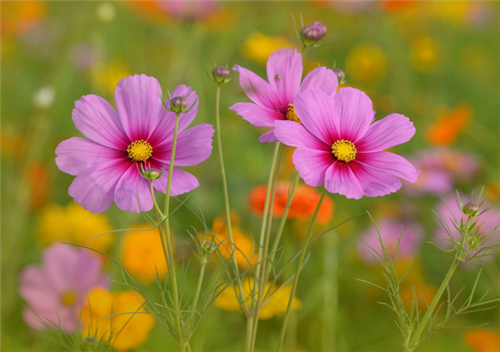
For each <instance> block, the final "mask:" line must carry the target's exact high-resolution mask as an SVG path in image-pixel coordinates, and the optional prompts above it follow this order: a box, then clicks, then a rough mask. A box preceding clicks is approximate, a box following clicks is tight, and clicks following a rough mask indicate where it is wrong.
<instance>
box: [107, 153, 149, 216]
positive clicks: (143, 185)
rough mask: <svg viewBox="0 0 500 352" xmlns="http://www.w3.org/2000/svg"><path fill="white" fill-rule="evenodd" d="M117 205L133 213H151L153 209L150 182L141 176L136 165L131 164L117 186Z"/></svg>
mask: <svg viewBox="0 0 500 352" xmlns="http://www.w3.org/2000/svg"><path fill="white" fill-rule="evenodd" d="M115 203H116V206H117V207H118V208H119V209H120V210H124V211H129V212H131V213H140V212H141V211H149V210H151V209H152V208H153V198H152V197H151V190H150V187H149V181H148V180H146V179H144V178H143V177H142V176H141V174H140V173H139V170H137V166H136V164H135V163H131V165H130V167H129V168H128V169H127V170H126V171H125V172H124V173H123V176H122V177H121V178H120V181H118V183H117V184H116V189H115Z"/></svg>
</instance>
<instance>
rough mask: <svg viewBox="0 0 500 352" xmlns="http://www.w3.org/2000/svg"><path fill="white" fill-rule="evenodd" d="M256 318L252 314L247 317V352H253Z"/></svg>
mask: <svg viewBox="0 0 500 352" xmlns="http://www.w3.org/2000/svg"><path fill="white" fill-rule="evenodd" d="M254 319H255V317H254V316H253V315H252V314H250V315H248V316H247V331H246V345H245V351H247V352H249V351H251V348H252V339H251V337H252V329H253V320H254Z"/></svg>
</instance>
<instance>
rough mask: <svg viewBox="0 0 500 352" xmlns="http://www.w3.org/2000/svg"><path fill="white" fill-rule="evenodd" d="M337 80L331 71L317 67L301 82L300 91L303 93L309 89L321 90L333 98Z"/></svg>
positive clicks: (337, 83)
mask: <svg viewBox="0 0 500 352" xmlns="http://www.w3.org/2000/svg"><path fill="white" fill-rule="evenodd" d="M338 86H339V79H338V78H337V75H336V74H335V73H334V72H333V70H330V69H327V68H326V67H323V66H322V67H318V68H315V69H314V70H312V71H311V72H309V73H308V74H307V76H306V77H305V78H304V80H303V81H302V85H301V86H300V91H301V92H303V91H305V90H307V89H310V88H317V89H320V90H322V91H323V92H325V93H326V95H328V96H331V97H332V96H333V95H334V94H335V93H336V92H337V88H338Z"/></svg>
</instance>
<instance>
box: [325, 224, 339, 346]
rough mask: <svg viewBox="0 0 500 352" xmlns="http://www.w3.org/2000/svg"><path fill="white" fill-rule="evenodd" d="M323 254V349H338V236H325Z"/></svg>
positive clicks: (333, 234) (334, 234) (332, 234)
mask: <svg viewBox="0 0 500 352" xmlns="http://www.w3.org/2000/svg"><path fill="white" fill-rule="evenodd" d="M324 242H325V247H324V249H325V250H324V255H323V271H324V276H323V277H324V279H323V280H324V282H323V349H322V350H323V351H331V352H335V351H336V336H337V334H336V329H335V328H336V324H335V321H336V317H337V309H338V285H337V281H338V278H337V270H338V264H339V261H338V237H337V234H336V233H335V232H333V233H331V234H330V236H326V237H325V240H324Z"/></svg>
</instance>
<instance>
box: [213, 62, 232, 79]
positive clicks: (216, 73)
mask: <svg viewBox="0 0 500 352" xmlns="http://www.w3.org/2000/svg"><path fill="white" fill-rule="evenodd" d="M229 74H230V72H229V69H228V68H227V67H224V66H217V67H215V68H214V69H213V70H212V75H213V77H214V81H215V82H217V83H226V82H227V79H228V77H229Z"/></svg>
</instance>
